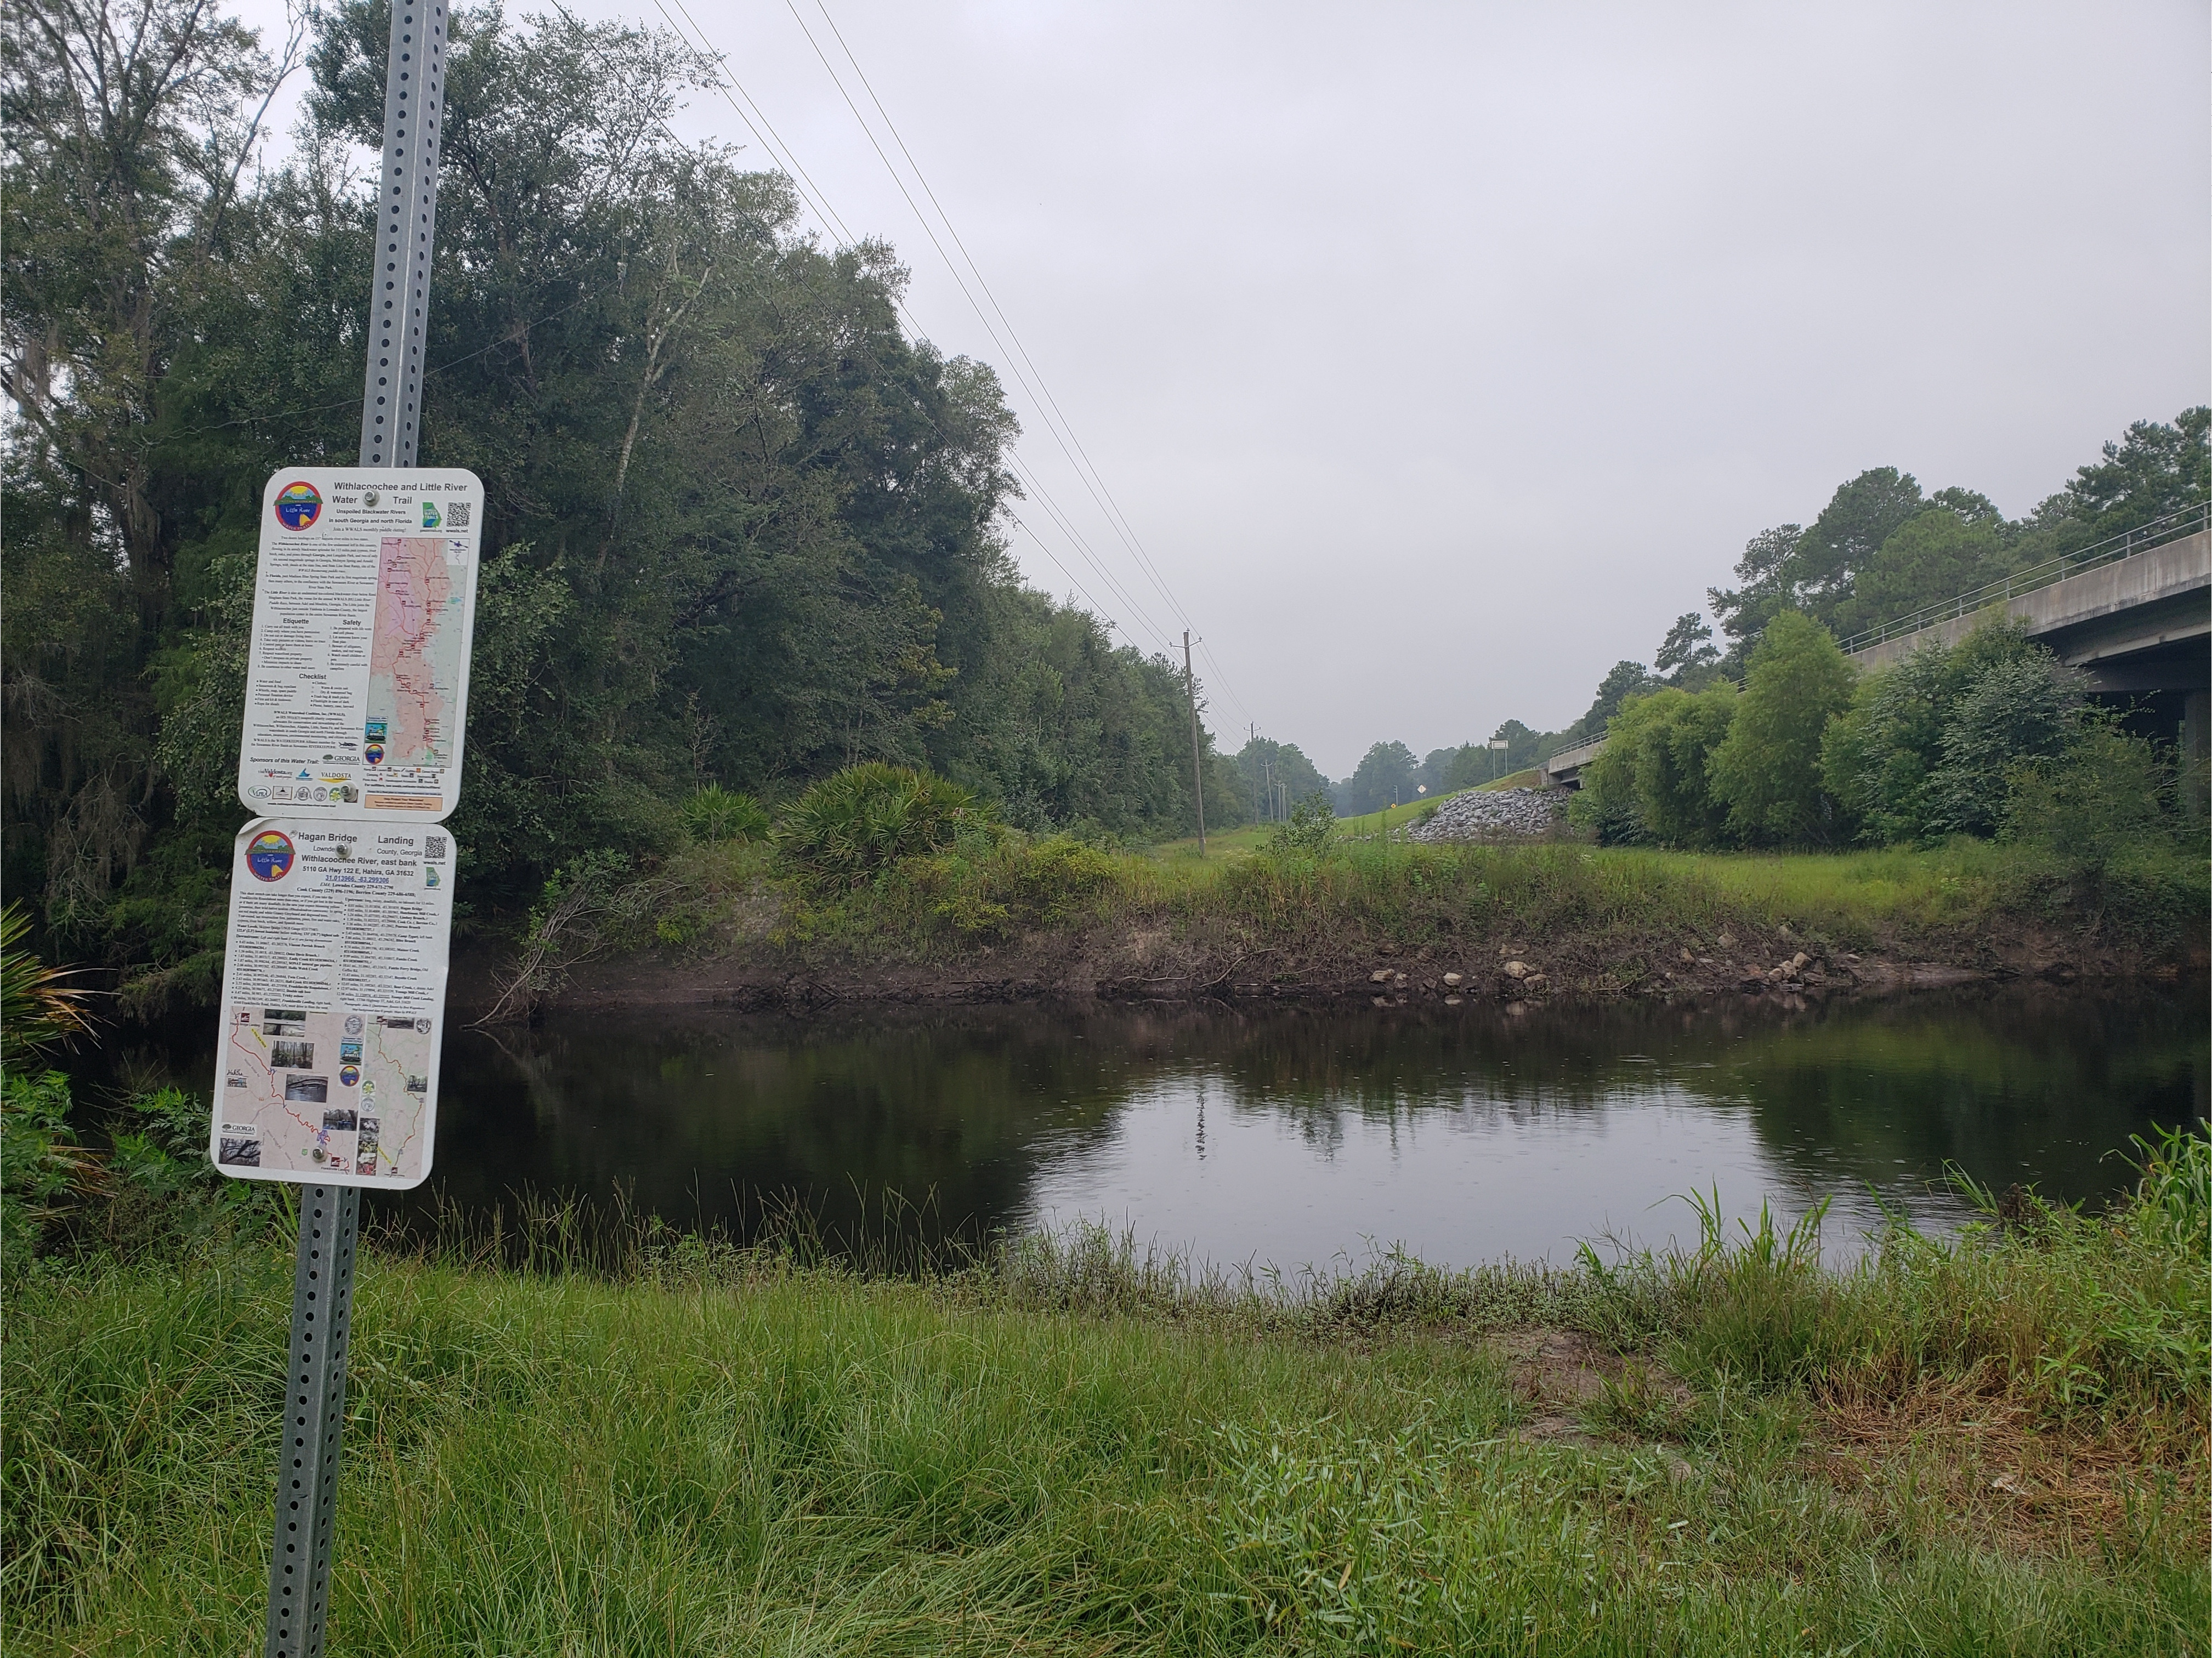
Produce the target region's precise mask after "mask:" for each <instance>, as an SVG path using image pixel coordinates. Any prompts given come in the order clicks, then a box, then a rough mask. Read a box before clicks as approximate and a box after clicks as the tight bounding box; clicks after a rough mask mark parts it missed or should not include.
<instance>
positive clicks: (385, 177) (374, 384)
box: [264, 0, 447, 1658]
mask: <svg viewBox="0 0 2212 1658" xmlns="http://www.w3.org/2000/svg"><path fill="white" fill-rule="evenodd" d="M446 21H447V19H446V5H445V0H428V3H425V0H392V38H391V50H390V55H389V57H388V58H387V59H386V67H385V80H384V155H383V162H382V166H381V168H380V173H379V179H378V208H377V237H376V258H375V264H374V272H375V274H374V279H373V281H372V282H371V284H370V288H369V310H368V372H367V374H365V375H364V376H363V380H362V398H361V463H362V465H364V466H379V467H391V468H399V467H410V466H412V465H414V464H415V446H416V440H417V438H418V437H419V436H420V435H421V433H422V367H423V362H422V348H423V341H424V338H425V336H426V333H427V331H428V318H429V307H430V252H431V246H432V239H433V237H434V236H435V233H436V229H437V216H438V135H439V131H440V129H441V126H442V125H443V124H444V121H445V113H446V111H445V100H446ZM360 1232H361V1193H360V1190H359V1189H358V1188H357V1187H348V1186H303V1187H301V1188H300V1246H299V1253H298V1255H297V1258H296V1260H295V1263H294V1267H293V1278H292V1353H291V1365H290V1368H289V1370H287V1371H286V1373H285V1389H284V1437H283V1454H282V1455H281V1456H280V1457H279V1458H278V1461H277V1469H276V1542H275V1546H274V1550H273V1552H272V1553H271V1554H270V1560H269V1628H268V1639H267V1642H266V1643H265V1646H264V1651H265V1652H266V1653H267V1655H268V1658H320V1655H321V1653H322V1650H323V1625H324V1619H325V1614H326V1613H327V1612H328V1611H329V1607H330V1582H331V1547H332V1544H333V1541H334V1539H335V1535H336V1532H337V1484H338V1440H339V1434H340V1430H342V1429H343V1426H344V1423H345V1388H346V1337H347V1333H348V1331H349V1327H350V1326H351V1324H352V1318H353V1268H354V1249H355V1245H356V1242H358V1240H359V1237H360Z"/></svg>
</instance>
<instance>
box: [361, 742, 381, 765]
mask: <svg viewBox="0 0 2212 1658" xmlns="http://www.w3.org/2000/svg"><path fill="white" fill-rule="evenodd" d="M361 757H362V759H363V760H365V761H367V762H368V763H369V764H370V765H372V766H380V765H382V764H383V763H384V744H381V743H377V742H372V743H370V744H369V745H368V747H367V748H365V749H363V750H362V751H361Z"/></svg>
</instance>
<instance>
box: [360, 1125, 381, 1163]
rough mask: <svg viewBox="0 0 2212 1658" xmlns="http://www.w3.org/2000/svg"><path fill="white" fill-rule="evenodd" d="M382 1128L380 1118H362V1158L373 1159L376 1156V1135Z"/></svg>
mask: <svg viewBox="0 0 2212 1658" xmlns="http://www.w3.org/2000/svg"><path fill="white" fill-rule="evenodd" d="M383 1127H384V1121H383V1119H382V1118H380V1117H363V1118H362V1120H361V1155H362V1157H374V1155H375V1154H376V1149H377V1134H378V1133H379V1131H380V1130H381V1129H382V1128H383Z"/></svg>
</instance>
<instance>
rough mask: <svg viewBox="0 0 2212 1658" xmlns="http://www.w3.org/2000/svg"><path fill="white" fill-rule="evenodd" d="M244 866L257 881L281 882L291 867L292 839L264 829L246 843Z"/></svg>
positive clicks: (277, 831) (272, 830) (280, 833)
mask: <svg viewBox="0 0 2212 1658" xmlns="http://www.w3.org/2000/svg"><path fill="white" fill-rule="evenodd" d="M291 867H292V837H291V836H290V835H285V834H283V833H282V832H281V831H279V830H276V829H264V830H262V831H261V833H260V834H258V835H255V836H254V837H253V838H252V840H251V841H247V842H246V868H248V869H250V870H252V872H253V878H254V879H255V880H257V881H281V880H283V878H284V877H285V875H286V874H287V873H289V872H290V870H291Z"/></svg>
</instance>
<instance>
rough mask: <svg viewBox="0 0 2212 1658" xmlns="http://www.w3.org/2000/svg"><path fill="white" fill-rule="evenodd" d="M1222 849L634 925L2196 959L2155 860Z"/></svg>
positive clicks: (975, 873) (792, 895) (1638, 956)
mask: <svg viewBox="0 0 2212 1658" xmlns="http://www.w3.org/2000/svg"><path fill="white" fill-rule="evenodd" d="M1406 816H1407V817H1408V818H1409V819H1410V817H1411V816H1412V814H1411V813H1410V812H1408V813H1407V814H1406ZM1353 821H1354V822H1355V823H1357V822H1358V820H1353ZM1237 835H1240V836H1243V837H1245V839H1244V840H1243V841H1239V840H1237V839H1236V838H1233V837H1230V836H1225V837H1222V838H1221V839H1220V840H1218V841H1215V842H1214V843H1213V845H1212V848H1211V850H1212V856H1210V857H1208V858H1206V859H1203V860H1201V859H1199V858H1198V857H1196V855H1195V852H1194V849H1193V851H1192V852H1191V853H1190V854H1189V855H1182V854H1180V853H1177V852H1176V850H1175V849H1173V848H1170V849H1168V850H1167V852H1166V853H1164V854H1162V853H1153V854H1139V853H1115V852H1103V851H1099V850H1097V849H1095V848H1091V847H1079V846H1077V845H1076V844H1074V843H1073V842H1071V841H1062V840H1044V841H1027V840H1023V839H1019V838H1016V839H1012V840H1005V841H998V842H996V843H993V844H989V845H972V846H971V845H968V844H965V843H963V845H961V846H959V847H954V848H952V849H951V850H949V851H947V852H945V853H939V854H937V855H934V856H932V857H927V858H917V859H909V860H908V861H906V862H905V863H903V864H901V865H898V866H896V868H895V869H893V870H891V871H890V872H886V873H885V874H884V875H883V876H881V877H879V878H878V879H877V880H875V881H874V882H873V883H872V884H869V885H867V886H866V887H863V888H861V889H860V890H855V891H843V892H841V891H823V890H807V889H804V888H799V887H795V886H793V885H792V884H789V883H779V882H778V881H777V880H776V878H775V867H774V865H772V864H771V863H770V862H769V853H767V852H766V851H765V850H764V849H763V848H759V847H737V848H728V847H722V848H706V849H700V850H696V851H694V852H692V853H687V854H685V855H684V857H683V858H681V859H677V860H675V861H674V862H672V863H671V865H670V870H671V872H672V873H670V874H667V875H665V877H664V878H663V880H664V884H665V892H666V895H667V896H666V897H665V902H664V904H663V906H662V908H661V910H660V911H659V914H657V916H656V919H655V920H654V923H653V925H654V928H655V931H656V932H657V936H658V938H659V941H660V942H662V943H665V944H678V945H681V946H683V947H684V948H686V949H689V950H696V951H705V952H708V953H711V952H713V951H714V950H733V951H743V950H761V949H763V948H764V947H765V948H768V949H770V950H777V951H781V952H782V957H781V958H782V959H783V960H786V961H788V960H791V959H793V957H797V958H799V959H801V960H806V961H820V962H822V963H824V964H829V963H835V962H836V961H839V960H842V961H846V962H857V961H860V960H863V959H872V958H883V957H893V958H902V959H906V960H909V961H915V962H929V961H945V960H952V959H956V958H963V957H967V956H968V955H969V954H970V953H972V952H973V951H974V950H975V949H976V948H977V947H978V946H980V945H991V946H996V945H998V944H1004V943H1009V942H1014V943H1020V944H1026V945H1030V946H1035V947H1036V948H1039V949H1043V950H1071V949H1077V948H1083V947H1085V945H1084V941H1085V940H1091V941H1096V940H1100V939H1109V940H1137V939H1144V940H1148V941H1150V942H1149V943H1148V944H1145V945H1144V946H1142V948H1144V949H1146V950H1152V951H1153V952H1155V957H1156V958H1158V956H1159V953H1160V952H1165V953H1167V954H1170V955H1176V957H1178V959H1181V960H1183V961H1185V962H1188V963H1197V962H1200V961H1204V960H1212V961H1214V962H1215V963H1228V962H1231V961H1233V960H1240V959H1241V960H1243V961H1246V962H1249V963H1265V971H1267V972H1269V973H1273V974H1277V975H1281V974H1285V973H1288V974H1292V975H1297V974H1304V975H1309V976H1315V975H1318V976H1319V977H1320V978H1321V979H1322V980H1323V981H1328V980H1329V979H1330V978H1331V977H1332V976H1336V977H1340V976H1341V973H1342V972H1343V971H1348V970H1350V969H1352V967H1356V966H1361V965H1362V964H1363V963H1364V964H1365V965H1371V963H1366V962H1365V957H1367V955H1368V954H1370V953H1371V952H1373V951H1374V950H1377V949H1380V948H1382V947H1383V946H1385V945H1387V946H1389V947H1390V948H1393V949H1398V948H1403V949H1409V950H1419V951H1423V952H1425V953H1428V954H1430V955H1437V954H1443V955H1449V956H1451V957H1454V963H1455V964H1456V965H1459V966H1462V967H1465V966H1467V965H1468V960H1462V959H1460V958H1461V957H1468V959H1469V960H1471V959H1472V957H1473V956H1480V955H1482V954H1484V953H1485V952H1486V951H1488V950H1492V948H1493V947H1495V946H1498V945H1501V944H1509V943H1510V944H1512V946H1513V947H1514V948H1516V949H1518V948H1525V947H1530V945H1531V944H1532V941H1534V940H1535V939H1539V938H1541V939H1542V940H1544V941H1546V946H1547V957H1546V959H1547V961H1548V962H1552V963H1556V964H1557V965H1558V966H1559V969H1561V971H1560V972H1559V973H1555V974H1554V975H1553V988H1554V989H1555V990H1574V991H1577V992H1582V993H1607V992H1611V991H1617V990H1623V989H1627V988H1630V987H1633V986H1634V985H1636V984H1638V983H1642V982H1645V981H1650V982H1653V983H1656V982H1657V981H1656V974H1657V973H1658V972H1659V971H1660V970H1662V969H1672V968H1673V967H1674V966H1675V965H1677V963H1678V957H1679V954H1680V950H1682V949H1683V948H1685V947H1686V946H1687V945H1690V944H1695V945H1696V946H1697V948H1696V950H1693V954H1702V955H1711V956H1715V957H1720V956H1728V955H1730V954H1731V951H1730V949H1729V947H1728V946H1723V945H1720V944H1718V943H1717V940H1718V939H1719V938H1721V937H1722V936H1723V935H1724V934H1730V935H1733V936H1734V937H1735V939H1736V941H1737V945H1738V947H1739V948H1740V949H1742V950H1765V951H1767V952H1768V956H1771V955H1772V953H1773V952H1774V951H1775V950H1779V951H1780V952H1781V954H1782V955H1784V956H1786V955H1787V954H1788V953H1789V952H1790V950H1792V949H1794V948H1798V947H1806V948H1812V949H1814V950H1819V949H1822V948H1827V949H1832V950H1855V951H1866V950H1875V951H1881V952H1887V953H1890V954H1896V955H1903V956H1906V957H1912V958H1916V959H1920V960H1932V961H1948V962H1954V963H1959V964H1961V965H1966V966H1974V965H1989V964H1992V963H1997V962H1999V961H2001V960H2002V959H2003V958H2002V957H2000V956H1999V955H1997V954H1996V952H1997V951H1999V950H2002V949H2005V948H2014V949H2015V950H2018V949H2021V948H2025V946H2024V945H2022V944H2021V943H2020V941H2021V940H2022V939H2024V938H2028V937H2029V936H2031V935H2033V936H2034V937H2037V938H2042V939H2044V940H2045V941H2046V943H2045V945H2039V946H2037V947H2038V948H2044V947H2047V945H2048V944H2051V943H2056V944H2058V945H2060V946H2061V947H2062V948H2063V947H2067V946H2066V945H2065V940H2066V939H2067V938H2069V937H2070V938H2075V939H2078V940H2079V941H2080V948H2081V949H2082V950H2085V951H2093V950H2099V949H2101V948H2104V947H2106V946H2116V947H2122V948H2125V949H2129V950H2136V951H2139V952H2142V953H2143V954H2144V955H2145V956H2147V957H2152V958H2155V957H2161V956H2164V957H2174V958H2179V957H2184V956H2186V955H2188V954H2189V953H2190V952H2191V951H2192V950H2195V951H2197V952H2198V953H2199V954H2200V955H2201V950H2202V944H2201V938H2202V929H2203V916H2204V914H2205V911H2206V908H2207V902H2208V898H2207V870H2206V866H2205V865H2204V862H2203V859H2193V860H2192V859H2190V858H2188V857H2186V856H2185V855H2183V854H2181V853H2160V854H2159V855H2157V856H2156V857H2154V858H2148V859H2146V861H2145V862H2144V863H2143V864H2142V865H2141V867H2139V868H2135V867H2130V869H2128V870H2126V871H2123V872H2108V875H2107V877H2106V879H2105V880H2104V882H2103V883H2102V884H2100V885H2095V886H2092V885H2091V884H2087V883H2085V882H2084V881H2083V880H2082V879H2081V878H2080V877H2079V876H2078V875H2075V874H2073V873H2070V872H2069V871H2068V869H2067V868H2066V866H2065V865H2063V863H2062V862H2061V861H2060V860H2058V859H2056V858H2054V857H2052V856H2051V854H2049V853H2043V852H2039V851H2038V850H2036V849H2034V848H2032V847H2012V846H2001V845H1996V844H1994V843H1990V842H1986V841H1972V840H1967V839H1963V838H1962V839H1960V840H1959V841H1954V842H1953V843H1951V844H1949V845H1947V846H1943V847H1934V848H1917V849H1905V848H1899V849H1893V850H1887V851H1872V852H1841V853H1674V852H1662V851H1655V850H1649V849H1644V848H1636V847H1591V846H1587V845H1583V844H1580V843H1577V842H1574V841H1558V842H1544V843H1536V844H1519V845H1514V844H1504V845H1467V846H1461V845H1436V846H1429V845H1409V844H1406V843H1403V842H1401V841H1392V840H1384V839H1375V840H1370V841H1361V840H1358V839H1346V838H1340V839H1339V840H1338V841H1336V842H1335V843H1334V844H1333V846H1332V847H1330V849H1329V850H1328V852H1327V853H1325V854H1322V855H1305V854H1297V855H1289V856H1280V855H1275V854H1273V853H1256V852H1255V851H1254V850H1252V849H1251V847H1250V846H1249V841H1250V839H1252V838H1255V835H1256V832H1255V831H1253V830H1250V829H1244V830H1240V831H1237ZM763 895H766V896H765V898H764V896H763ZM763 918H765V919H763ZM1784 926H1788V927H1789V928H1790V935H1789V936H1790V937H1792V938H1796V939H1797V940H1799V941H1800V943H1799V944H1790V942H1788V940H1787V938H1785V937H1784V934H1783V933H1782V932H1781V929H1782V928H1783V927H1784ZM749 928H750V932H748V930H747V929H749ZM2008 941H2009V942H2008ZM825 952H826V953H825ZM1470 952H1471V953H1472V954H1471V955H1470ZM1757 959H1759V961H1762V962H1763V961H1765V960H1766V959H1767V957H1758V958H1757ZM1171 966H1172V963H1170V967H1171ZM1130 970H1132V971H1137V972H1140V973H1142V972H1152V973H1158V972H1163V971H1167V970H1169V969H1168V968H1132V969H1130ZM1213 970H1214V971H1218V970H1220V969H1219V967H1218V966H1217V967H1216V968H1215V969H1213Z"/></svg>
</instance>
